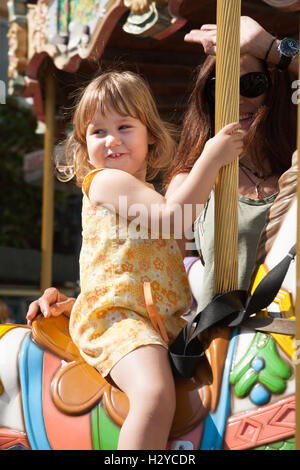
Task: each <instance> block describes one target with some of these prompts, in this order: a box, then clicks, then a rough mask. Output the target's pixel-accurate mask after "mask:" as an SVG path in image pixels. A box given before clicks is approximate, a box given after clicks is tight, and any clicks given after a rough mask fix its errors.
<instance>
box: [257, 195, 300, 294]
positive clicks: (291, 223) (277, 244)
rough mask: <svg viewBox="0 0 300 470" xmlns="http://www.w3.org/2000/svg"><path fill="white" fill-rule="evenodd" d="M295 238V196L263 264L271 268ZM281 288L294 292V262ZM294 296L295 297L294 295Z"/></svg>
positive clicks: (286, 251) (294, 241)
mask: <svg viewBox="0 0 300 470" xmlns="http://www.w3.org/2000/svg"><path fill="white" fill-rule="evenodd" d="M296 238H297V198H295V200H294V202H293V203H292V205H291V207H290V209H289V211H288V212H287V214H286V215H285V217H284V220H283V222H282V224H281V227H280V229H279V231H278V235H277V236H276V238H275V240H274V243H273V245H272V248H271V250H270V251H269V253H268V254H267V256H266V259H265V265H266V267H267V268H268V270H270V269H272V268H273V267H274V266H276V264H277V263H279V262H280V261H281V260H282V259H283V258H284V257H285V256H286V255H287V253H288V251H289V250H290V248H291V247H292V246H293V245H294V244H295V243H296ZM282 287H283V288H285V289H286V290H288V291H289V292H291V293H292V294H295V293H296V276H295V263H291V265H290V268H289V270H288V273H287V275H286V278H285V280H284V283H283V286H282ZM294 298H295V297H294Z"/></svg>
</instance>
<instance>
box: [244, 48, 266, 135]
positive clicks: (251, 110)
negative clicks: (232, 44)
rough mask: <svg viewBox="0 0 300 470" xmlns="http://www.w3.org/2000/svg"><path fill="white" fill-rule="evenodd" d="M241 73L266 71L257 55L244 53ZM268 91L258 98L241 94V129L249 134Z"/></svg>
mask: <svg viewBox="0 0 300 470" xmlns="http://www.w3.org/2000/svg"><path fill="white" fill-rule="evenodd" d="M240 64H241V73H240V75H241V76H242V75H245V74H246V73H250V72H264V69H263V67H262V64H261V62H260V61H259V60H258V59H256V58H255V57H253V56H251V55H248V54H244V55H242V56H241V63H240ZM265 98H266V93H263V94H262V95H259V96H257V97H256V98H246V97H245V96H242V95H240V124H241V131H242V132H243V133H244V134H247V132H248V130H249V128H250V126H251V124H252V122H253V121H254V119H255V116H256V113H257V111H258V109H259V107H260V106H261V105H262V104H263V103H264V101H265Z"/></svg>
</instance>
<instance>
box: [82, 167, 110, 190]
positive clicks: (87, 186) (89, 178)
mask: <svg viewBox="0 0 300 470" xmlns="http://www.w3.org/2000/svg"><path fill="white" fill-rule="evenodd" d="M102 170H105V168H96V169H95V170H92V171H91V172H90V173H88V174H87V175H86V177H85V178H84V180H83V183H82V191H83V193H84V194H85V195H86V196H87V197H88V195H89V190H90V185H91V182H92V180H93V178H94V176H95V175H96V174H97V173H99V171H102Z"/></svg>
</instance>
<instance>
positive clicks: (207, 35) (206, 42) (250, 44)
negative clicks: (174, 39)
mask: <svg viewBox="0 0 300 470" xmlns="http://www.w3.org/2000/svg"><path fill="white" fill-rule="evenodd" d="M240 34H241V43H240V44H241V54H251V55H253V56H254V57H257V58H258V59H264V57H265V55H266V52H267V50H268V47H269V45H270V43H271V41H272V39H273V36H272V35H271V34H270V33H268V32H267V31H266V30H265V29H264V28H263V27H262V26H261V25H260V24H259V23H257V21H255V20H253V19H252V18H250V17H249V16H242V17H241V33H240ZM184 40H185V41H187V42H196V43H198V44H201V45H202V46H203V48H204V52H205V54H208V55H216V42H217V25H215V24H204V25H202V26H201V28H200V29H193V30H191V31H190V32H189V33H188V34H186V35H185V37H184Z"/></svg>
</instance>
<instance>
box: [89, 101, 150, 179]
mask: <svg viewBox="0 0 300 470" xmlns="http://www.w3.org/2000/svg"><path fill="white" fill-rule="evenodd" d="M86 142H87V150H88V155H89V160H90V163H91V164H92V165H93V166H94V167H95V168H111V169H118V170H123V171H126V172H127V173H130V174H131V175H133V176H135V177H136V178H138V179H140V180H142V181H145V178H146V172H147V162H146V158H147V154H148V145H149V144H151V143H154V139H153V138H151V137H150V135H149V132H148V129H147V127H146V126H145V125H144V124H142V122H141V121H140V120H139V119H136V118H133V117H131V116H122V115H121V114H119V113H117V112H116V111H114V110H110V111H109V112H108V114H107V116H103V115H102V114H101V113H100V112H99V110H98V111H96V113H95V116H94V118H93V120H92V121H91V122H90V124H89V125H88V128H87V131H86Z"/></svg>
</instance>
